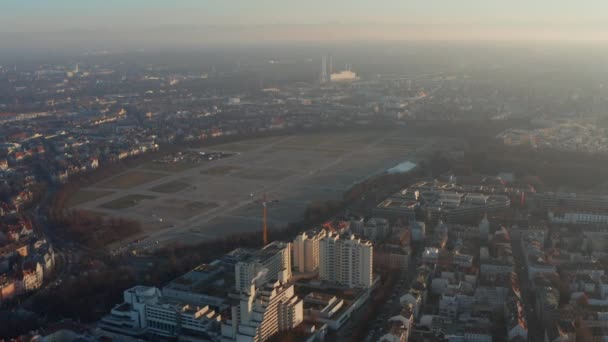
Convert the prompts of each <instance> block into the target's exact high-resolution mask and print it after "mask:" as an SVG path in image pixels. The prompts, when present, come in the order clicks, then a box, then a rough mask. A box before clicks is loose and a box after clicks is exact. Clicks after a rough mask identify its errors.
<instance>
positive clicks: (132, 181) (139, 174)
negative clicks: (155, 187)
mask: <svg viewBox="0 0 608 342" xmlns="http://www.w3.org/2000/svg"><path fill="white" fill-rule="evenodd" d="M163 177H166V175H164V174H161V173H156V172H145V171H137V170H133V171H127V172H125V173H123V174H121V175H118V176H116V177H113V178H110V179H108V180H106V181H104V182H102V183H101V184H99V185H98V186H99V187H104V188H116V189H130V188H133V187H136V186H138V185H142V184H146V183H149V182H152V181H155V180H157V179H160V178H163Z"/></svg>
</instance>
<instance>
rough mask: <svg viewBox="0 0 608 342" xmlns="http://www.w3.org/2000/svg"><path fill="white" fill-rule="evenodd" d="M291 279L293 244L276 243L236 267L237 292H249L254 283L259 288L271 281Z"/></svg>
mask: <svg viewBox="0 0 608 342" xmlns="http://www.w3.org/2000/svg"><path fill="white" fill-rule="evenodd" d="M290 278H291V244H290V243H285V242H278V241H275V242H273V243H270V244H268V245H267V246H266V247H264V248H263V249H261V250H260V251H259V252H257V253H255V254H254V255H252V256H251V257H249V258H248V259H247V260H244V261H240V262H238V263H237V264H236V266H235V284H236V286H237V290H239V291H248V290H249V287H250V286H251V283H252V281H254V282H255V284H256V285H257V286H261V285H262V284H265V283H268V282H269V281H271V280H282V281H288V280H289V279H290Z"/></svg>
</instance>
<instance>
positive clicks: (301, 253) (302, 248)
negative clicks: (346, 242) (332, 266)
mask: <svg viewBox="0 0 608 342" xmlns="http://www.w3.org/2000/svg"><path fill="white" fill-rule="evenodd" d="M325 236H326V233H325V231H324V230H321V231H319V232H315V231H310V232H303V233H301V234H299V235H298V236H296V238H295V239H294V240H293V244H292V250H293V258H292V262H293V268H294V270H297V271H298V272H303V273H308V272H315V271H316V270H317V269H318V268H319V242H320V241H321V239H322V238H324V237H325Z"/></svg>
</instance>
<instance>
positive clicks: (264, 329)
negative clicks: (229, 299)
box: [221, 281, 304, 342]
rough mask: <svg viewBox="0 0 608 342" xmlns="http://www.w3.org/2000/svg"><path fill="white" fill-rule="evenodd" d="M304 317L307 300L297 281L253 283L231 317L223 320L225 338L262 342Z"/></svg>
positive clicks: (233, 308)
mask: <svg viewBox="0 0 608 342" xmlns="http://www.w3.org/2000/svg"><path fill="white" fill-rule="evenodd" d="M303 320H304V312H303V303H302V300H301V299H299V298H298V297H297V296H296V295H295V290H294V286H293V285H285V284H283V283H281V282H280V281H277V282H276V283H268V284H266V285H264V286H263V287H262V288H258V289H256V287H255V285H254V284H251V285H250V287H249V290H248V291H247V292H241V294H240V297H239V302H238V304H237V305H234V306H233V307H232V315H231V318H230V319H228V320H226V321H225V322H224V323H223V324H222V339H221V340H222V341H223V342H228V341H238V342H246V341H251V342H261V341H266V340H268V339H269V338H271V337H272V336H274V335H276V334H277V333H279V332H282V331H287V330H291V329H293V328H295V327H297V326H298V325H299V324H300V323H302V321H303Z"/></svg>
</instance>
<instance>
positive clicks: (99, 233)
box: [50, 210, 142, 249]
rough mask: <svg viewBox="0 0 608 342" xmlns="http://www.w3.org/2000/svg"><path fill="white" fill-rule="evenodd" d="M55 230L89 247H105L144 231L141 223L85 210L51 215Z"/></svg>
mask: <svg viewBox="0 0 608 342" xmlns="http://www.w3.org/2000/svg"><path fill="white" fill-rule="evenodd" d="M50 218H51V220H50V223H51V224H52V225H53V229H54V232H55V233H56V234H59V235H61V236H63V237H64V238H66V239H69V240H71V241H75V242H77V243H79V244H82V245H84V246H87V247H89V248H99V249H100V248H103V247H105V246H106V245H108V244H110V243H112V242H115V241H120V240H123V239H125V238H127V237H129V236H132V235H134V234H137V233H139V232H141V231H142V228H141V223H139V222H137V221H133V220H127V219H122V218H104V217H102V216H100V215H97V214H94V213H91V212H87V211H84V210H73V211H70V212H67V213H65V214H64V213H61V214H59V215H55V216H51V217H50Z"/></svg>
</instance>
